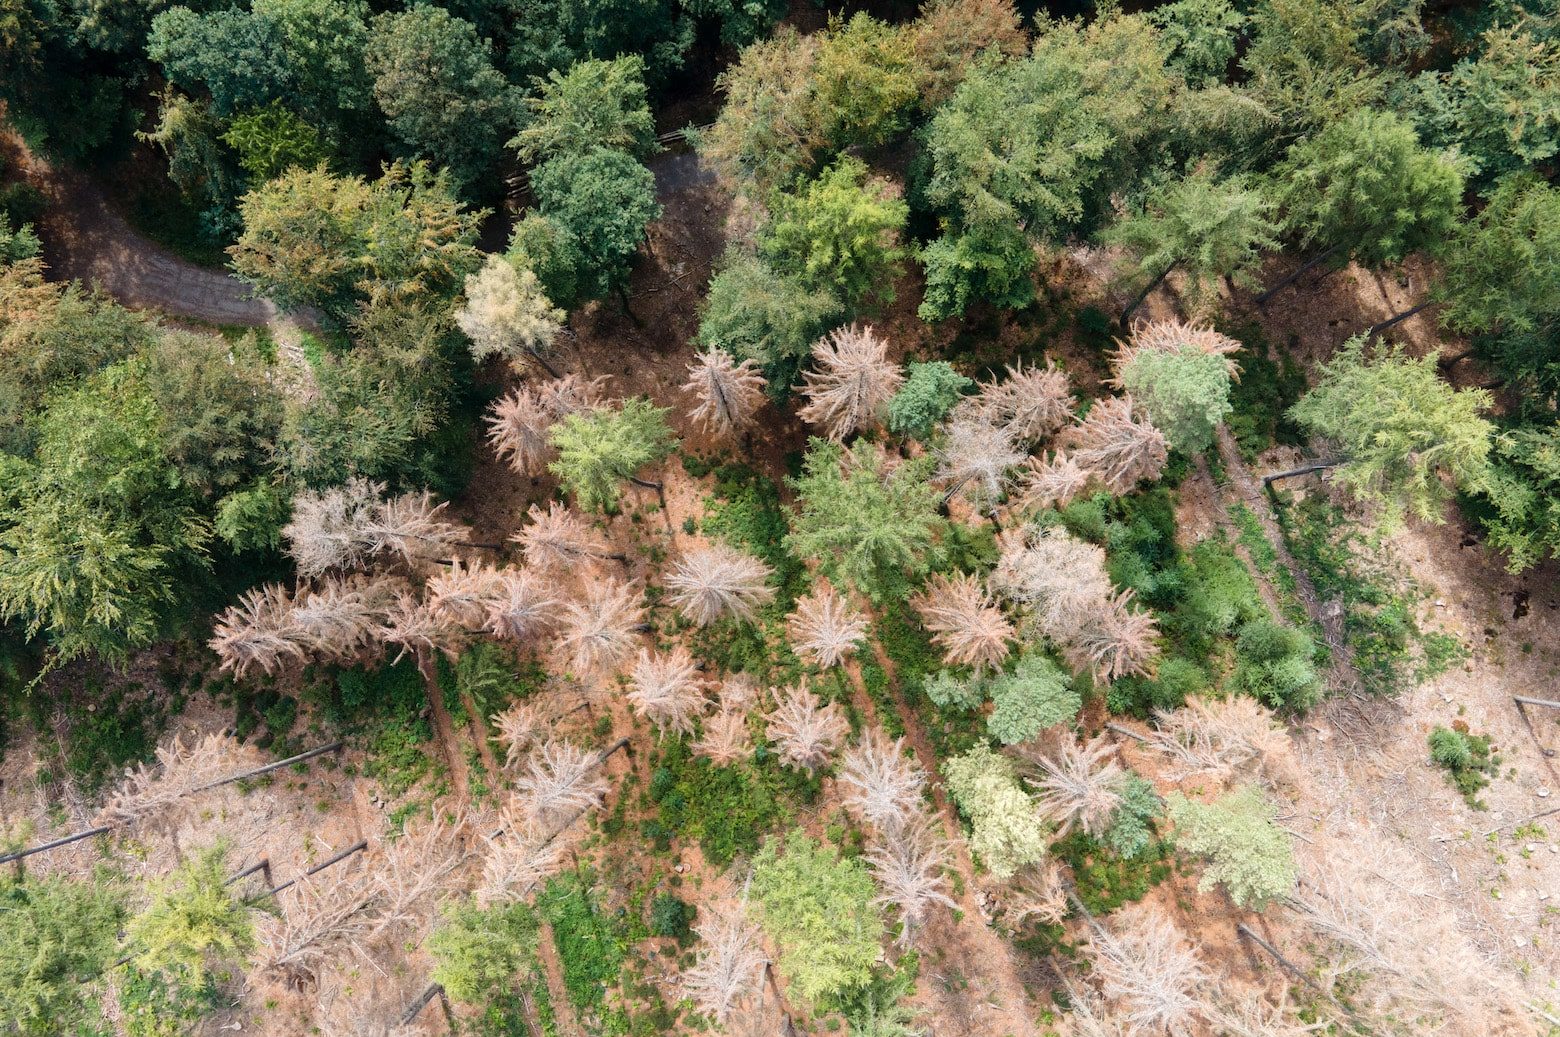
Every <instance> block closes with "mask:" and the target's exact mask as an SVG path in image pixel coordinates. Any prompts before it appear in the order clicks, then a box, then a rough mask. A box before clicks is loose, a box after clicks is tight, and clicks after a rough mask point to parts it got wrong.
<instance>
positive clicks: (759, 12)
mask: <svg viewBox="0 0 1560 1037" xmlns="http://www.w3.org/2000/svg"><path fill="white" fill-rule="evenodd" d="M682 8H683V10H685V11H687V12H688V13H689V14H691V15H693V16H695V17H697V18H714V19H717V20H718V21H719V22H720V41H721V42H722V43H724V44H726V45H727V46H730V47H745V46H747V45H748V44H750V43H752V42H754V41H755V40H761V39H763V38H764V37H766V36H768V35H769V30H770V29H772V28H774V26H775V23H776V22H778V21H780V19H782V18H784V17H785V15H786V11H787V10H788V5H787V4H786V3H785V2H784V0H682Z"/></svg>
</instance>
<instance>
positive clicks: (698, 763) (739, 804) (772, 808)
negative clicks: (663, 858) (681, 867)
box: [648, 739, 819, 868]
mask: <svg viewBox="0 0 1560 1037" xmlns="http://www.w3.org/2000/svg"><path fill="white" fill-rule="evenodd" d="M818 788H819V779H817V778H816V777H809V776H808V775H806V774H805V773H802V772H798V771H792V770H789V769H787V768H783V767H781V766H779V764H778V762H777V761H775V760H774V759H773V757H772V756H770V754H769V753H768V752H767V750H764V749H762V748H761V749H760V750H759V751H758V752H757V753H756V754H755V755H754V759H753V761H751V762H743V763H739V764H735V765H733V766H728V767H717V766H715V765H714V764H712V763H711V762H710V761H709V760H706V759H704V758H703V757H696V756H694V755H693V754H692V753H690V752H689V751H688V747H687V744H686V743H685V742H684V741H682V740H681V739H679V740H677V741H673V742H668V743H667V744H666V748H665V750H664V752H663V754H662V755H661V758H660V761H659V766H658V767H657V768H656V769H655V770H654V771H653V772H652V773H651V779H650V787H649V792H648V799H649V801H650V802H652V803H655V804H657V806H658V807H659V809H658V811H657V820H658V822H659V824H660V826H661V829H662V832H663V833H664V838H665V839H667V840H669V839H670V838H672V837H673V836H677V837H680V838H683V839H688V840H691V841H696V842H698V844H699V848H700V849H701V850H702V851H703V852H704V857H705V859H706V860H708V861H709V862H710V863H711V864H712V865H714V866H715V867H717V868H723V867H725V866H726V865H727V864H729V863H731V861H733V860H734V859H735V858H736V857H738V856H743V855H748V854H752V853H754V852H756V851H757V850H758V847H759V844H760V842H761V841H762V839H763V837H764V835H765V833H767V832H770V831H772V830H774V828H775V827H776V826H777V825H778V824H780V822H781V821H783V820H785V819H786V818H787V817H788V816H789V813H790V810H791V809H792V808H793V807H795V806H798V805H801V804H804V803H810V802H811V801H812V800H813V799H814V798H815V797H816V796H817V794H818Z"/></svg>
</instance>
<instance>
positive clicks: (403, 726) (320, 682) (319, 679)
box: [304, 658, 433, 799]
mask: <svg viewBox="0 0 1560 1037" xmlns="http://www.w3.org/2000/svg"><path fill="white" fill-rule="evenodd" d="M305 677H306V679H309V685H308V690H307V691H305V693H304V696H305V698H308V699H310V700H311V701H313V702H314V703H315V705H316V706H317V707H318V709H319V710H320V713H321V715H322V716H323V718H324V719H325V721H326V722H327V723H328V724H329V726H330V727H331V728H332V729H333V730H334V731H335V732H336V733H337V734H338V735H341V736H344V737H348V738H351V739H353V740H355V741H358V742H360V743H361V744H362V745H363V746H364V748H365V750H366V754H365V755H366V761H365V763H364V773H366V774H367V775H368V776H369V777H371V778H373V779H375V780H376V781H378V782H379V783H380V785H381V786H382V787H383V788H384V791H385V793H386V795H388V796H389V797H391V798H392V799H393V798H395V797H397V796H400V795H402V794H404V793H405V792H407V791H408V790H410V789H411V788H412V786H414V785H416V784H417V783H418V782H420V781H422V780H423V779H424V778H426V777H429V776H430V775H431V774H432V773H433V762H432V759H431V757H430V756H429V754H428V749H427V746H428V743H429V742H431V741H432V740H433V728H432V726H431V724H430V723H429V721H428V719H427V717H425V716H424V715H423V713H424V712H425V710H426V709H427V706H428V697H427V695H426V694H425V693H424V691H423V683H422V676H421V675H420V674H419V673H418V672H417V665H416V663H414V662H413V661H412V660H411V659H410V658H403V659H401V661H399V662H397V663H393V664H389V665H385V666H380V667H378V668H376V669H368V668H366V667H361V666H354V667H331V668H324V669H321V670H318V671H310V672H306V673H305Z"/></svg>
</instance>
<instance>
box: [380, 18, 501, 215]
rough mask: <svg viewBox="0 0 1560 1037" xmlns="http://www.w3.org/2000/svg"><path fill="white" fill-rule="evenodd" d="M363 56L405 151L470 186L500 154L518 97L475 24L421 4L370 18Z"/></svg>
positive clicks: (405, 153)
mask: <svg viewBox="0 0 1560 1037" xmlns="http://www.w3.org/2000/svg"><path fill="white" fill-rule="evenodd" d="M371 25H372V27H371V33H370V36H369V39H368V43H367V47H366V49H365V51H364V59H365V62H366V64H367V68H368V72H369V74H370V75H372V76H373V77H374V99H375V100H376V101H378V102H379V107H380V109H381V110H382V111H383V112H384V113H385V118H386V121H387V123H388V125H389V128H390V133H391V135H392V137H394V139H395V140H396V142H397V144H398V145H399V148H398V151H399V153H400V154H401V156H402V157H404V158H415V159H427V160H429V161H431V162H434V163H436V164H438V165H439V166H440V167H441V168H443V169H444V170H446V171H448V173H449V175H450V178H451V180H452V181H453V182H454V183H456V184H457V185H462V186H469V185H471V184H473V183H475V182H476V181H477V179H478V178H479V177H481V176H482V175H483V174H484V173H485V172H487V171H488V170H489V169H490V168H491V167H492V165H493V163H494V162H495V161H496V160H497V159H498V156H499V153H500V149H501V147H502V144H503V142H504V141H505V140H507V139H508V136H509V131H510V129H511V128H512V127H513V126H514V121H515V99H514V97H513V95H512V91H511V88H510V86H509V84H508V83H506V82H505V81H504V77H503V76H502V75H500V74H499V72H498V70H497V69H495V68H494V67H493V66H492V63H491V54H490V52H489V47H488V45H487V42H486V41H485V40H483V39H481V38H480V37H479V36H478V35H477V32H476V30H475V29H474V28H473V27H472V25H471V23H469V22H466V21H463V20H461V19H460V18H453V17H451V16H450V13H449V12H448V11H446V10H444V9H443V8H440V7H436V6H433V5H431V4H417V5H414V6H412V7H411V8H409V9H408V10H405V11H400V12H392V13H386V14H382V15H379V16H378V17H376V18H375V19H374V20H373V22H372V23H371Z"/></svg>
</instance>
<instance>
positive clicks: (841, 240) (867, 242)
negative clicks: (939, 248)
mask: <svg viewBox="0 0 1560 1037" xmlns="http://www.w3.org/2000/svg"><path fill="white" fill-rule="evenodd" d="M907 214H908V209H907V207H906V206H905V203H904V202H902V201H900V200H899V199H897V198H892V197H889V196H888V195H887V193H886V190H885V187H884V185H883V184H882V183H881V182H878V181H870V180H868V178H867V167H866V165H864V164H863V163H862V162H861V161H860V160H859V159H854V158H842V159H840V160H839V161H838V162H836V163H835V164H834V165H832V166H830V167H829V168H827V169H825V170H824V171H823V172H821V173H819V174H818V177H817V179H815V180H812V181H810V182H808V183H805V184H798V185H797V187H796V190H795V191H794V192H792V193H789V194H778V195H776V196H775V198H774V200H773V201H772V202H771V203H770V222H769V223H768V225H767V226H766V227H765V228H764V230H763V232H762V234H761V236H760V238H759V248H760V250H761V251H762V253H763V254H764V256H765V257H766V258H767V259H768V260H769V261H770V263H771V265H773V266H774V268H775V269H777V270H779V271H780V272H781V273H785V274H791V275H793V276H795V277H796V278H797V279H798V280H799V281H800V282H801V283H802V284H803V285H804V286H805V287H806V288H808V289H824V290H828V291H831V292H833V293H834V294H836V295H838V296H839V297H840V298H842V299H844V300H845V301H846V302H847V303H850V304H855V303H858V302H860V301H861V300H863V299H865V298H868V297H873V298H876V299H879V300H882V301H891V300H892V299H893V298H894V280H895V278H897V277H898V276H899V274H900V272H901V271H900V260H901V259H902V258H903V257H904V251H903V250H902V249H901V248H899V245H898V239H899V235H900V233H901V232H902V231H903V230H904V226H905V218H906V216H907Z"/></svg>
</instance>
